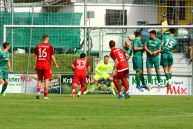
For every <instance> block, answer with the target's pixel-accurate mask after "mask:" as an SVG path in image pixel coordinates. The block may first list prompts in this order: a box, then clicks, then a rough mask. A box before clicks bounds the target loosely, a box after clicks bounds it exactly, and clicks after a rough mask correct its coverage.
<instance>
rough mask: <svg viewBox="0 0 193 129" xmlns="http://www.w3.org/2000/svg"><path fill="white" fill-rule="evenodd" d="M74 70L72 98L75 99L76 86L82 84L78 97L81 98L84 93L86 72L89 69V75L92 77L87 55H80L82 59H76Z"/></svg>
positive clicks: (73, 64)
mask: <svg viewBox="0 0 193 129" xmlns="http://www.w3.org/2000/svg"><path fill="white" fill-rule="evenodd" d="M72 68H73V70H74V77H73V82H72V94H71V97H74V95H75V92H76V86H77V85H78V84H79V83H80V84H81V88H80V89H79V92H78V94H77V97H80V95H81V93H83V92H84V88H85V85H86V70H87V69H88V75H89V76H90V72H91V68H90V63H89V62H88V61H87V59H86V54H84V53H82V54H80V58H79V59H76V60H75V61H74V62H73V63H72Z"/></svg>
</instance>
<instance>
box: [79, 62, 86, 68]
mask: <svg viewBox="0 0 193 129" xmlns="http://www.w3.org/2000/svg"><path fill="white" fill-rule="evenodd" d="M77 62H78V66H77V67H78V68H84V67H85V65H86V62H85V61H77Z"/></svg>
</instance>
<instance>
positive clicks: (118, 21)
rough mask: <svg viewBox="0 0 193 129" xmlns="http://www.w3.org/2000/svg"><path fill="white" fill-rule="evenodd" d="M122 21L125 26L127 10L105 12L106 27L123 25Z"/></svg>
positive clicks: (108, 10)
mask: <svg viewBox="0 0 193 129" xmlns="http://www.w3.org/2000/svg"><path fill="white" fill-rule="evenodd" d="M123 13H124V14H123ZM123 15H124V16H123ZM123 20H124V25H127V10H125V11H124V12H123V10H112V9H107V10H106V25H123Z"/></svg>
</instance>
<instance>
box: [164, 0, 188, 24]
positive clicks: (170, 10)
mask: <svg viewBox="0 0 193 129" xmlns="http://www.w3.org/2000/svg"><path fill="white" fill-rule="evenodd" d="M167 6H168V7H167V14H168V19H169V20H175V18H176V13H178V14H177V16H179V20H185V1H179V2H178V3H176V1H167ZM176 6H179V7H178V8H175V7H176ZM177 9H178V11H177Z"/></svg>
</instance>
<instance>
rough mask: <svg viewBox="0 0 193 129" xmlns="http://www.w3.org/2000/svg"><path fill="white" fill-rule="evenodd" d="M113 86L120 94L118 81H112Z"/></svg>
mask: <svg viewBox="0 0 193 129" xmlns="http://www.w3.org/2000/svg"><path fill="white" fill-rule="evenodd" d="M113 82H114V84H115V87H116V88H117V90H118V92H119V93H120V92H121V87H120V85H119V81H118V80H113Z"/></svg>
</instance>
